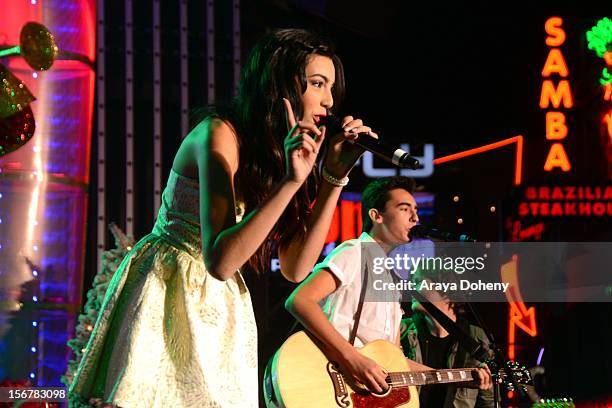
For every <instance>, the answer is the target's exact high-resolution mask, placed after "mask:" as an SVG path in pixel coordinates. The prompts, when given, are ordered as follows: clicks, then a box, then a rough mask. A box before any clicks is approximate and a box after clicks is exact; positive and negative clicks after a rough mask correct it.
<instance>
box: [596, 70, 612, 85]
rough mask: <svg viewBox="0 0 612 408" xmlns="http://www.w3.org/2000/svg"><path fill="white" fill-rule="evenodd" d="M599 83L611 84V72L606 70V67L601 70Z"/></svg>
mask: <svg viewBox="0 0 612 408" xmlns="http://www.w3.org/2000/svg"><path fill="white" fill-rule="evenodd" d="M599 83H600V84H602V85H604V86H605V85H607V84H612V74H611V73H610V71H608V68H604V69H603V71H602V72H601V79H600V80H599Z"/></svg>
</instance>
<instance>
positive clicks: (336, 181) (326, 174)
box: [321, 167, 349, 187]
mask: <svg viewBox="0 0 612 408" xmlns="http://www.w3.org/2000/svg"><path fill="white" fill-rule="evenodd" d="M321 176H323V180H325V181H327V182H328V183H329V184H333V185H334V186H338V187H344V186H346V185H347V184H348V182H349V178H348V177H347V176H345V177H344V178H341V179H339V178H336V177H334V176H332V175H331V174H329V171H327V169H326V168H325V167H323V170H322V171H321Z"/></svg>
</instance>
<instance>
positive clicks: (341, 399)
mask: <svg viewBox="0 0 612 408" xmlns="http://www.w3.org/2000/svg"><path fill="white" fill-rule="evenodd" d="M327 374H329V378H331V381H332V384H334V396H335V399H336V404H338V406H339V407H342V408H348V406H349V405H350V402H349V399H348V390H347V389H346V385H345V384H344V379H343V378H342V374H340V371H339V369H338V365H337V364H336V363H335V362H333V361H330V362H328V363H327Z"/></svg>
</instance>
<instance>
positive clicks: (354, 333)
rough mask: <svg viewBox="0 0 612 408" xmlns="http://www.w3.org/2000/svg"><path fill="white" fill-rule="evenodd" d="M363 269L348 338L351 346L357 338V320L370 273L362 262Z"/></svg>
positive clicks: (366, 264)
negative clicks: (356, 304) (355, 309)
mask: <svg viewBox="0 0 612 408" xmlns="http://www.w3.org/2000/svg"><path fill="white" fill-rule="evenodd" d="M364 264H365V268H363V269H362V271H361V275H362V277H361V293H360V294H359V305H358V306H357V312H355V323H354V324H353V330H352V331H351V336H350V337H349V343H351V346H354V345H355V338H356V337H357V329H358V328H359V319H361V311H362V309H363V302H364V299H365V294H366V290H367V286H368V274H369V273H370V271H369V269H368V262H364Z"/></svg>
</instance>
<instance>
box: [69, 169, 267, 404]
mask: <svg viewBox="0 0 612 408" xmlns="http://www.w3.org/2000/svg"><path fill="white" fill-rule="evenodd" d="M243 211H244V209H243V207H242V211H237V214H236V217H237V219H238V220H240V218H241V217H242V214H241V213H240V212H243ZM257 383H258V382H257V329H256V325H255V319H254V315H253V309H252V304H251V298H250V295H249V292H248V289H247V287H246V285H245V283H244V280H243V279H242V276H241V275H240V272H236V274H235V275H234V276H233V277H232V278H231V279H229V280H227V281H225V282H222V281H219V280H217V279H215V278H213V277H212V276H211V275H210V274H209V273H208V272H207V271H206V269H205V266H204V262H203V258H202V250H201V239H200V224H199V192H198V183H197V182H196V181H195V180H192V179H189V178H186V177H183V176H180V175H179V174H178V173H176V172H174V171H171V173H170V177H169V179H168V185H167V187H166V189H165V191H164V194H163V200H162V206H161V209H160V211H159V216H158V218H157V222H156V224H155V227H154V228H153V232H152V233H151V234H149V235H147V236H146V237H144V238H143V239H142V240H140V241H139V242H138V243H137V244H136V245H135V246H134V248H133V249H132V250H131V251H130V253H129V254H128V255H127V256H126V258H125V259H124V260H123V262H122V263H121V265H120V267H119V269H118V270H117V272H116V273H115V275H114V277H113V279H112V281H111V282H110V285H109V288H108V291H107V293H106V296H105V299H104V303H103V304H102V307H101V311H100V314H99V317H98V320H97V322H96V325H95V328H94V330H93V333H92V336H91V339H90V341H89V343H88V344H87V348H86V350H85V352H84V356H83V360H82V361H81V364H80V366H79V369H78V372H77V374H76V376H75V378H74V381H73V383H72V384H71V387H70V394H71V405H75V406H76V405H78V404H79V402H77V401H80V402H84V403H91V401H92V398H96V399H98V400H99V399H101V400H102V402H105V403H112V404H115V405H118V406H120V407H124V408H128V407H147V408H150V407H164V408H165V407H224V408H225V407H257V406H258V401H257V395H258V386H257Z"/></svg>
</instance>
